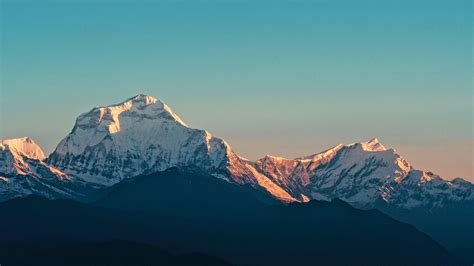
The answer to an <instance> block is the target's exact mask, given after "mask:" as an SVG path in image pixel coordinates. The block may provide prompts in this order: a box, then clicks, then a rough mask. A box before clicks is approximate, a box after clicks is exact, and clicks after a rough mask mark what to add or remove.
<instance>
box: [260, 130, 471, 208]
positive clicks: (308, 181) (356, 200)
mask: <svg viewBox="0 0 474 266" xmlns="http://www.w3.org/2000/svg"><path fill="white" fill-rule="evenodd" d="M255 166H256V168H257V170H258V171H260V172H261V173H262V174H264V175H266V176H268V177H270V178H271V179H272V180H273V181H274V182H275V183H276V184H278V185H280V186H281V187H282V188H283V189H285V190H286V191H288V192H289V193H290V194H291V195H293V196H294V197H297V198H298V197H299V196H300V195H305V196H306V197H308V198H312V199H323V200H329V199H334V198H341V199H343V200H345V201H347V202H349V203H351V204H352V205H354V206H357V207H361V208H373V207H374V206H375V204H376V203H377V201H378V200H383V201H385V202H387V203H388V204H390V205H393V206H396V207H400V208H404V209H412V208H418V207H428V208H438V207H442V206H443V205H444V204H448V203H451V202H462V201H470V200H473V199H474V185H473V184H471V183H469V182H467V181H465V180H462V179H457V180H453V181H447V180H443V179H442V178H441V177H439V176H437V175H435V174H433V173H431V172H424V171H420V170H416V169H414V168H413V167H412V166H411V165H410V164H409V163H408V162H407V161H406V160H405V159H404V158H403V157H401V156H400V155H399V154H398V153H397V152H396V151H395V150H393V149H387V148H385V147H384V146H383V145H382V144H381V143H380V142H379V141H378V140H377V139H372V140H369V141H366V142H361V143H354V144H350V145H343V144H340V145H337V146H336V147H334V148H332V149H329V150H327V151H324V152H322V153H318V154H315V155H312V156H307V157H302V158H297V159H294V160H290V159H284V158H278V157H271V156H267V157H265V158H263V159H261V160H258V161H257V162H256V163H255ZM299 198H302V197H299Z"/></svg>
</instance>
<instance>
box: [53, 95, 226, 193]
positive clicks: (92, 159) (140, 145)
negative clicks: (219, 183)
mask: <svg viewBox="0 0 474 266" xmlns="http://www.w3.org/2000/svg"><path fill="white" fill-rule="evenodd" d="M231 153H232V151H231V150H230V147H229V145H228V144H227V143H226V142H225V141H224V140H222V139H219V138H216V137H214V136H212V134H210V133H209V132H207V131H204V130H200V129H193V128H190V127H188V126H187V125H186V124H185V123H184V122H183V121H182V120H181V119H180V118H179V117H178V115H176V114H175V113H174V112H173V111H172V110H171V108H169V107H168V106H167V105H166V104H164V103H163V102H162V101H160V100H157V99H156V98H154V97H151V96H147V95H143V94H140V95H137V96H135V97H132V98H129V99H127V100H125V101H124V102H122V103H119V104H115V105H110V106H104V107H97V108H94V109H92V110H91V111H89V112H87V113H85V114H82V115H80V116H79V117H78V118H77V121H76V124H75V126H74V128H73V130H72V132H71V133H70V134H69V135H68V136H67V137H66V138H64V139H63V140H62V141H61V142H60V143H59V145H58V146H57V148H56V150H55V151H54V152H53V153H52V154H51V155H50V157H49V159H48V161H49V162H50V163H51V164H53V165H54V166H56V167H58V168H59V169H62V170H64V171H66V172H68V173H70V174H72V175H75V176H79V177H82V178H83V179H85V180H86V181H90V182H95V183H100V184H104V185H110V184H113V183H116V182H119V181H120V180H122V179H125V178H131V177H134V176H137V175H140V174H143V173H149V172H153V171H162V170H165V169H168V168H170V167H177V166H183V167H185V166H197V167H200V168H203V169H222V168H225V166H226V165H227V160H228V157H229V156H230V154H231Z"/></svg>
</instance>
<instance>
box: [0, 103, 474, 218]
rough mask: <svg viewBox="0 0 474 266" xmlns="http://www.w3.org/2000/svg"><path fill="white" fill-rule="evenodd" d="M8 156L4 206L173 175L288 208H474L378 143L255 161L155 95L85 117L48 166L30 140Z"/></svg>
mask: <svg viewBox="0 0 474 266" xmlns="http://www.w3.org/2000/svg"><path fill="white" fill-rule="evenodd" d="M0 152H1V157H0V175H1V179H0V182H1V183H0V184H1V186H0V199H1V200H6V199H10V198H15V197H21V196H26V195H30V194H39V195H43V196H46V197H48V198H71V199H78V200H81V201H88V200H89V199H90V198H95V197H94V194H96V193H100V190H101V189H104V188H107V187H110V186H112V185H114V184H117V183H120V182H122V181H124V180H127V179H130V178H133V177H136V176H139V175H142V174H149V173H153V172H158V171H163V170H166V169H169V168H171V167H180V168H195V169H198V170H200V171H203V172H205V173H208V174H210V175H212V176H215V177H216V178H221V179H224V180H227V181H228V182H230V183H233V184H236V185H244V184H249V185H251V186H252V187H254V188H256V189H258V190H264V191H266V192H267V193H270V194H271V195H272V196H273V197H275V198H276V199H278V200H281V201H283V202H294V201H299V202H305V201H309V200H311V199H316V200H331V199H334V198H339V199H342V200H344V201H347V202H349V203H350V204H352V205H353V206H356V207H359V208H365V209H368V208H373V207H374V206H375V204H376V203H377V202H378V201H379V200H382V201H384V202H386V203H388V204H389V205H393V206H396V207H400V208H403V209H413V208H417V207H429V208H436V207H442V206H443V205H444V204H449V203H453V202H463V201H472V200H474V185H473V184H472V183H470V182H468V181H466V180H463V179H461V178H456V179H454V180H452V181H448V180H445V179H442V178H441V177H439V176H438V175H435V174H433V173H431V172H425V171H422V170H417V169H414V168H413V167H412V166H411V165H410V164H409V163H408V162H407V161H406V160H405V159H404V158H403V157H402V156H401V155H399V154H398V153H397V152H396V151H395V150H394V149H387V148H386V147H385V146H384V145H383V144H382V143H380V142H379V141H378V140H377V139H372V140H369V141H366V142H361V143H354V144H349V145H343V144H339V145H337V146H335V147H333V148H331V149H328V150H326V151H323V152H320V153H316V154H314V155H310V156H303V157H300V158H296V159H285V158H281V157H275V156H266V157H265V158H262V159H259V160H257V161H250V160H247V159H245V158H243V157H241V156H239V155H238V154H236V153H235V152H234V151H233V150H232V148H231V147H230V145H229V144H228V143H227V142H226V141H224V140H222V139H220V138H217V137H215V136H213V135H212V134H211V133H209V132H208V131H205V130H200V129H193V128H190V127H189V126H187V125H186V123H184V122H183V120H182V119H181V118H180V117H179V116H178V115H177V114H176V113H174V112H173V111H172V110H171V109H170V108H169V107H168V106H167V105H166V104H164V103H163V102H162V101H160V100H157V99H156V98H153V97H151V96H147V95H137V96H135V97H133V98H130V99H128V100H126V101H124V102H122V103H120V104H116V105H111V106H106V107H97V108H94V109H92V110H91V111H89V112H87V113H84V114H82V115H80V116H79V117H78V118H77V120H76V123H75V125H74V128H73V129H72V131H71V133H69V134H68V135H67V136H66V137H65V138H64V139H63V140H62V141H61V142H60V143H59V144H58V146H57V147H56V149H55V150H54V152H53V153H52V154H50V155H49V156H48V157H47V158H46V157H45V156H44V153H43V151H42V150H41V148H40V147H39V146H38V145H37V144H36V143H35V142H34V141H33V140H31V139H30V138H20V139H11V140H2V141H1V142H0Z"/></svg>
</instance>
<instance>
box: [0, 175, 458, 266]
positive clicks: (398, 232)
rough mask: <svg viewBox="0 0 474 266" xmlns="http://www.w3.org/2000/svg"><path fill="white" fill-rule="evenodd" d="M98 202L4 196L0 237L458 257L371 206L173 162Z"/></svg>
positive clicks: (230, 255) (338, 255) (394, 257)
mask: <svg viewBox="0 0 474 266" xmlns="http://www.w3.org/2000/svg"><path fill="white" fill-rule="evenodd" d="M157 182H159V183H160V184H163V183H165V184H166V186H156V183H157ZM204 187H206V188H208V190H207V191H206V190H203V189H202V188H204ZM217 197H218V200H216V198H217ZM117 200H120V201H119V202H117ZM219 202H221V204H220V203H219ZM97 205H100V207H99V206H91V205H84V204H80V203H76V202H72V201H67V200H55V201H51V200H46V199H42V198H35V197H30V198H23V199H16V200H11V201H8V202H5V203H2V204H0V213H2V219H1V220H0V228H1V231H2V232H0V233H1V234H2V238H1V240H0V241H2V242H3V243H4V244H6V243H8V244H9V245H12V243H18V242H20V243H28V242H29V243H34V242H37V241H43V243H44V241H45V240H48V242H52V241H62V242H67V241H73V242H78V241H89V242H90V241H98V240H107V239H125V240H130V241H137V242H146V243H154V244H157V245H159V246H160V247H162V248H164V249H165V250H173V251H180V252H200V253H204V254H209V255H211V256H216V257H221V258H223V259H225V260H227V261H229V262H231V263H233V264H235V265H295V264H308V265H314V264H331V265H347V264H351V265H458V262H457V260H456V259H454V258H453V257H452V256H451V255H450V254H449V253H448V252H447V251H446V250H444V248H442V247H441V246H440V245H438V244H437V243H436V242H434V241H433V240H431V239H430V238H429V237H428V236H426V235H425V234H423V233H420V232H419V231H418V230H416V229H415V228H414V227H412V226H409V225H406V224H402V223H400V222H397V221H396V220H393V219H391V218H389V217H387V216H386V215H384V214H382V213H380V212H378V211H363V210H357V209H354V208H353V207H351V206H350V205H349V204H347V203H344V202H342V201H339V200H335V201H333V202H320V201H312V202H309V203H293V204H290V205H288V206H285V205H280V204H273V205H268V204H264V203H261V201H259V200H258V199H256V198H255V195H254V194H253V191H250V192H249V190H248V189H247V188H246V187H245V186H242V187H236V186H234V185H230V184H228V183H227V181H225V180H219V179H216V178H213V177H211V176H206V175H204V174H196V173H189V172H183V171H179V170H177V169H173V170H170V171H167V172H163V173H157V174H152V175H148V176H143V177H139V178H137V179H136V180H134V181H130V182H127V183H122V184H120V185H118V186H117V187H115V188H113V189H112V190H111V191H110V192H109V195H108V196H107V197H105V198H104V199H103V200H101V201H100V202H98V203H97Z"/></svg>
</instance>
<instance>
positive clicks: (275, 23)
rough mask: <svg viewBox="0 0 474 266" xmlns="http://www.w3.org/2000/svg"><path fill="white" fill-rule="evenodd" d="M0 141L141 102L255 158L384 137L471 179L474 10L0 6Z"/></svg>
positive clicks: (41, 133)
mask: <svg viewBox="0 0 474 266" xmlns="http://www.w3.org/2000/svg"><path fill="white" fill-rule="evenodd" d="M1 11H2V20H1V32H2V38H1V52H2V53H1V75H2V77H1V78H2V80H1V81H2V83H1V85H2V86H1V94H0V97H1V102H0V104H1V115H0V120H1V121H0V137H1V138H10V137H17V136H25V135H28V136H31V137H32V138H34V139H36V140H37V142H38V143H39V144H40V145H41V146H43V147H44V148H45V150H46V151H47V152H50V151H52V149H53V148H54V147H55V145H56V144H57V143H58V142H59V141H60V139H61V138H62V137H64V136H65V135H66V134H67V133H68V132H69V131H70V130H71V128H72V126H73V124H74V120H75V118H76V117H77V116H78V115H79V114H80V113H82V112H85V111H88V110H89V109H91V108H92V107H94V106H98V105H108V104H112V103H116V102H120V101H122V100H124V99H126V98H129V97H131V96H133V95H136V94H139V93H146V94H150V95H153V96H155V97H157V98H160V99H162V100H163V101H165V102H166V103H167V104H168V105H170V107H171V108H172V109H173V110H174V111H175V112H176V113H178V114H179V115H180V116H181V117H182V118H183V120H184V121H186V122H187V123H188V124H189V125H191V126H193V127H198V128H205V129H207V130H209V131H211V132H213V133H214V134H215V135H218V136H220V137H222V138H224V139H226V140H228V141H229V143H230V144H231V145H232V146H233V147H234V149H235V150H237V152H239V153H241V154H243V155H244V156H246V157H249V158H252V159H254V158H258V157H262V156H264V155H265V154H274V155H279V156H285V157H296V156H301V155H305V154H311V153H316V152H319V151H321V150H323V149H326V148H329V147H330V146H333V145H336V144H338V143H340V142H342V143H351V142H356V141H361V140H365V139H369V138H372V137H378V138H379V139H380V140H381V141H382V142H383V143H384V144H385V145H386V146H389V147H393V148H395V149H396V150H398V151H399V152H400V153H401V154H402V155H404V156H405V157H406V158H407V159H408V160H409V161H410V162H411V163H412V164H414V166H416V167H419V168H423V169H426V170H432V171H434V172H436V173H439V174H442V175H443V176H445V177H447V178H452V177H455V176H463V177H465V178H467V179H470V180H474V179H473V178H474V177H473V174H472V172H473V165H472V164H473V143H474V140H473V122H472V121H473V111H472V110H473V91H472V59H473V57H472V15H471V14H472V11H473V10H472V6H471V2H470V1H456V0H451V1H416V0H415V1H403V0H400V1H396V0H380V1H375V0H374V1H367V0H365V1H364V0H361V1H349V0H346V1H339V0H335V1H322V0H321V1H194V2H191V1H142V2H140V1H138V2H132V1H119V3H117V2H115V3H112V1H105V0H104V1H8V0H7V1H2V6H1Z"/></svg>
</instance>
